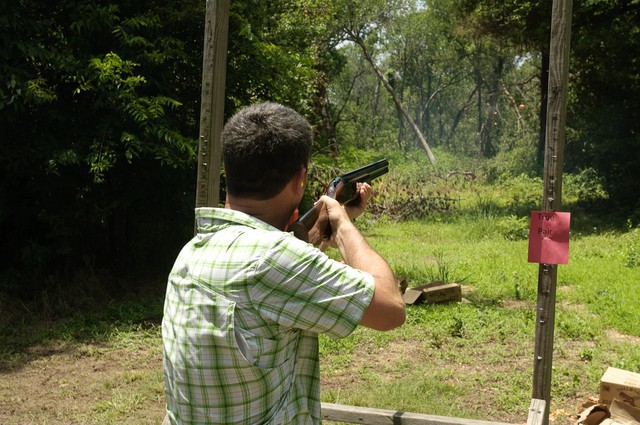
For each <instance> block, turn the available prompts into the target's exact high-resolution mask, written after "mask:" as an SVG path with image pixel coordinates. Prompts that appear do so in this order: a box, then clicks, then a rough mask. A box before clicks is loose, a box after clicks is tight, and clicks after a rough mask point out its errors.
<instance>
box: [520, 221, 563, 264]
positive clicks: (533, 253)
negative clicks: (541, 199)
mask: <svg viewBox="0 0 640 425" xmlns="http://www.w3.org/2000/svg"><path fill="white" fill-rule="evenodd" d="M570 219H571V213H568V212H551V211H533V212H532V213H531V225H530V227H529V262H530V263H541V264H567V263H569V220H570Z"/></svg>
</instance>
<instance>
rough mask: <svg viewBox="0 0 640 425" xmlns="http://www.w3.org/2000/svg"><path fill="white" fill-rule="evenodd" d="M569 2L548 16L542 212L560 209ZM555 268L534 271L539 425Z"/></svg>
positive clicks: (547, 380)
mask: <svg viewBox="0 0 640 425" xmlns="http://www.w3.org/2000/svg"><path fill="white" fill-rule="evenodd" d="M571 12H572V0H554V1H553V11H552V15H551V45H550V54H549V90H548V98H547V128H546V133H545V157H544V189H543V190H544V193H543V200H542V208H543V210H544V211H559V210H560V208H561V206H562V167H563V162H564V140H565V122H566V109H567V108H566V100H567V75H568V68H569V45H570V41H571ZM557 267H558V266H557V264H540V265H539V269H538V305H537V311H536V340H535V358H534V370H533V399H539V400H544V401H545V402H546V403H544V405H545V412H544V415H543V424H545V425H546V424H548V422H549V407H550V406H551V368H552V361H553V337H554V327H555V304H556V282H557V272H558V270H557Z"/></svg>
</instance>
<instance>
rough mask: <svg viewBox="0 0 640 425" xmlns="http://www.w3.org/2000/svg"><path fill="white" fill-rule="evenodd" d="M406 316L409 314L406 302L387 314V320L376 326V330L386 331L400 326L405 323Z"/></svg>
mask: <svg viewBox="0 0 640 425" xmlns="http://www.w3.org/2000/svg"><path fill="white" fill-rule="evenodd" d="M406 318H407V315H406V311H405V307H404V303H402V304H400V305H398V306H394V308H393V309H392V310H391V311H389V312H388V313H387V314H386V315H385V319H386V320H384V321H383V322H381V323H379V326H378V327H377V328H376V330H378V331H383V332H386V331H391V330H393V329H396V328H399V327H400V326H402V325H404V322H405V320H406Z"/></svg>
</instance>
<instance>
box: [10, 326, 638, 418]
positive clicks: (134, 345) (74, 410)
mask: <svg viewBox="0 0 640 425" xmlns="http://www.w3.org/2000/svg"><path fill="white" fill-rule="evenodd" d="M611 337H612V338H616V339H625V340H627V339H633V341H631V342H636V343H640V338H637V337H628V336H623V335H619V334H615V335H611ZM116 340H118V339H117V338H116ZM157 342H158V339H157V337H152V338H146V339H145V338H143V339H140V340H137V339H135V340H127V339H124V340H118V342H116V344H115V346H114V343H113V341H112V340H110V342H109V346H106V345H104V344H102V343H99V342H98V343H86V342H85V343H77V342H76V343H60V342H56V343H49V344H47V345H41V346H37V347H32V348H29V349H28V350H27V351H26V352H24V353H21V354H19V355H16V358H11V359H9V360H8V361H5V362H4V364H2V363H0V424H1V425H26V424H38V425H40V424H43V425H44V424H65V425H66V424H69V425H72V424H73V425H75V424H78V425H81V424H82V425H85V424H87V425H88V424H133V425H137V424H150V425H151V424H158V425H159V424H160V423H161V422H162V419H163V417H164V393H163V383H162V356H161V347H159V344H158V343H157ZM627 342H629V341H627ZM105 344H106V343H105ZM363 354H364V353H363ZM421 355H425V353H420V352H418V351H416V347H415V346H414V345H412V344H411V343H410V342H406V343H400V345H398V344H395V345H393V346H392V347H391V348H390V349H389V350H388V352H387V354H386V355H385V356H382V357H381V356H377V359H376V361H377V364H380V363H381V362H382V363H385V362H393V361H395V360H394V357H395V356H403V357H407V356H409V357H411V358H417V357H418V356H421ZM366 358H367V356H366V355H363V356H360V359H361V361H366ZM345 379H349V377H348V376H333V377H324V378H323V382H322V385H323V388H327V389H330V388H332V387H333V386H338V387H342V386H344V385H346V386H348V383H345V382H344V380H345ZM351 379H352V380H353V377H351ZM587 395H588V394H581V397H582V398H584V397H585V396H587ZM574 404H575V405H576V406H573V407H572V408H571V409H570V410H572V411H571V412H569V411H560V414H561V416H564V420H561V419H560V418H557V419H556V415H557V414H558V411H557V409H556V412H552V416H551V420H552V422H553V423H555V425H560V424H563V425H564V424H566V423H572V422H570V421H567V420H568V418H569V417H571V416H572V415H573V414H574V413H577V412H576V411H574V408H575V407H577V406H579V400H574ZM564 410H567V409H564ZM502 420H503V421H505V422H508V421H512V422H514V423H517V422H518V418H516V417H513V418H503V419H502Z"/></svg>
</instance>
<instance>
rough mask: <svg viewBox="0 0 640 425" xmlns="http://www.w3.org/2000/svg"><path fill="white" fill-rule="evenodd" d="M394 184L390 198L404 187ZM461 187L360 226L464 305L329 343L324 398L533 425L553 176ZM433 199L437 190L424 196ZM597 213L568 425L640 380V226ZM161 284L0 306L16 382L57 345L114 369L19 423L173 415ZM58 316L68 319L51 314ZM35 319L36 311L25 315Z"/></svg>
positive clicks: (560, 420) (559, 340) (584, 270)
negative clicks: (83, 396) (440, 203)
mask: <svg viewBox="0 0 640 425" xmlns="http://www.w3.org/2000/svg"><path fill="white" fill-rule="evenodd" d="M403 178H409V179H410V178H411V177H410V176H409V175H408V174H407V176H404V177H403ZM437 181H439V180H437ZM381 183H382V184H381V185H379V186H378V187H379V188H381V189H382V192H383V193H384V191H385V190H387V191H388V190H391V189H393V188H396V186H397V187H400V186H401V185H395V183H394V182H393V181H386V182H385V181H382V182H381ZM450 183H451V182H450ZM569 183H571V180H569ZM385 187H386V189H385ZM451 187H453V188H454V189H455V190H452V191H451V192H450V193H452V194H453V193H454V194H455V197H457V198H459V199H460V202H459V203H457V204H456V207H455V208H454V209H453V210H449V211H446V212H433V211H429V210H427V209H425V210H424V211H418V212H419V213H420V214H417V215H418V216H420V217H421V218H420V219H419V220H418V219H414V220H410V221H395V220H394V219H393V218H392V217H390V216H388V215H383V216H382V217H374V216H373V215H371V214H368V213H366V214H365V215H364V216H363V217H361V218H358V220H357V224H358V225H359V226H360V227H361V228H362V229H363V231H364V233H365V234H366V236H367V238H368V240H369V241H370V243H371V244H372V246H374V248H376V250H378V251H379V252H380V253H381V254H382V255H383V256H384V257H385V258H387V260H388V261H389V263H390V265H391V266H392V268H393V270H394V272H395V273H396V274H397V275H398V276H400V277H402V278H404V279H406V281H407V283H408V285H409V287H411V286H417V285H420V284H424V283H428V282H430V281H432V280H436V279H437V280H443V281H445V282H446V283H460V284H461V285H462V286H463V296H464V300H463V302H459V303H448V304H441V305H412V306H408V307H407V321H406V324H405V325H404V326H403V327H401V328H399V329H396V330H394V331H391V332H387V333H380V332H374V331H372V330H369V329H366V328H359V329H357V330H356V331H355V332H354V333H353V334H352V335H351V336H349V337H348V338H345V339H341V340H331V339H329V338H326V337H324V336H321V338H320V354H321V377H322V399H323V401H326V402H332V403H341V404H348V405H357V406H367V407H376V408H383V409H391V410H404V411H410V412H421V413H428V414H434V415H444V416H454V417H465V418H476V419H485V420H496V421H504V422H513V423H522V422H524V421H526V416H527V411H528V406H529V402H530V399H531V394H532V384H533V383H532V379H533V363H534V359H533V352H534V335H535V327H536V324H535V320H536V317H535V309H536V301H537V291H538V290H537V285H538V269H539V266H538V265H537V264H530V263H528V262H527V249H528V244H527V240H526V229H527V223H528V214H529V212H530V211H531V210H535V209H536V206H535V201H534V200H535V199H537V198H538V196H539V194H538V193H539V191H540V181H539V179H538V180H536V179H530V178H527V177H523V176H520V177H518V178H513V179H511V180H507V181H505V182H497V183H495V184H493V185H485V184H481V183H472V182H467V181H464V180H460V179H458V180H456V182H453V183H452V184H451ZM394 190H395V189H394ZM438 190H439V189H438ZM566 191H567V192H566V193H567V196H566V197H565V200H566V201H567V202H568V203H567V205H568V207H567V208H566V209H565V211H572V209H573V205H574V204H573V202H575V200H576V197H577V195H573V194H574V193H576V194H577V193H578V192H577V191H575V190H573V191H572V188H571V185H570V184H568V185H567V188H566ZM432 194H433V191H431V190H427V189H424V190H422V191H421V192H420V193H416V194H414V195H415V196H418V197H419V196H431V195H432ZM403 196H406V194H398V195H397V197H398V198H402V197H403ZM416 205H421V204H419V203H417V204H416ZM398 211H401V210H398ZM582 211H583V210H582V209H581V208H578V207H576V208H575V210H574V212H572V234H571V241H570V255H569V264H568V265H560V266H558V280H557V288H556V296H557V302H556V316H555V340H554V357H553V374H552V404H551V413H552V415H553V416H554V419H555V422H554V423H555V424H556V425H564V424H570V423H573V420H574V415H575V414H577V413H578V412H579V411H580V410H581V405H582V404H583V403H584V402H586V401H587V400H588V397H589V396H597V394H598V384H599V379H600V377H601V376H602V374H603V373H604V371H605V370H606V368H607V367H608V366H614V367H618V368H622V369H627V370H631V371H634V372H640V288H639V286H638V285H639V284H640V258H639V257H638V255H639V254H638V253H639V252H640V230H639V228H638V227H636V226H637V224H636V225H634V224H633V223H629V222H627V223H624V221H623V222H613V223H608V222H607V221H606V220H603V219H600V218H599V219H597V220H596V219H594V218H593V216H589V215H586V214H584V213H583V212H582ZM331 255H335V252H332V253H331ZM160 285H161V286H164V283H160ZM156 289H158V290H157V291H151V292H149V294H150V295H148V296H144V297H137V298H133V299H129V300H128V301H127V302H122V301H116V300H109V299H105V300H104V301H108V302H102V303H95V302H94V303H93V304H88V305H84V304H83V303H82V302H79V301H78V300H74V299H73V298H70V299H64V298H63V297H64V295H65V293H64V292H62V291H61V292H59V293H53V292H52V293H50V294H49V296H48V297H47V298H46V299H43V302H42V303H41V305H44V306H45V307H47V308H45V309H44V310H43V311H38V312H37V313H36V314H33V313H34V311H31V310H29V309H30V308H31V307H29V306H20V305H19V304H16V303H11V300H7V299H6V298H2V296H0V307H2V308H3V309H4V310H3V311H5V312H7V311H11V312H12V317H13V320H12V321H11V324H10V325H4V326H2V329H1V330H2V331H1V332H0V368H1V369H2V370H3V371H4V372H6V374H11V373H12V372H19V371H20V370H21V369H23V368H28V367H29V366H30V365H32V364H38V362H41V361H43V359H46V358H47V355H46V353H47V352H48V351H47V350H46V349H45V350H41V349H38V350H41V351H42V352H43V353H45V354H38V355H34V347H42V346H44V347H49V346H53V347H56V344H57V345H60V346H63V347H64V350H65V351H69V352H72V353H73V355H72V357H71V360H67V362H70V361H73V362H77V364H78V365H80V364H85V363H86V364H89V365H91V364H94V363H97V364H102V363H104V362H106V361H107V360H108V361H109V364H110V365H111V366H110V367H112V368H113V371H112V373H110V374H107V375H106V376H105V375H101V377H100V380H99V381H98V382H97V383H96V384H97V386H96V387H95V388H98V389H99V390H96V392H97V393H99V394H98V395H96V397H95V399H94V400H92V401H91V402H87V403H86V406H85V409H84V410H81V411H77V412H74V413H68V414H67V413H61V412H64V411H65V410H64V407H65V406H64V403H61V407H60V409H57V410H56V408H53V409H49V410H44V411H38V410H35V409H34V410H33V411H29V412H24V413H23V414H22V415H23V416H21V417H19V418H17V419H16V420H15V421H14V422H8V423H31V422H33V423H54V422H56V421H60V420H62V421H64V420H66V421H68V422H76V423H99V424H101V423H105V424H107V423H153V422H154V420H155V418H161V417H162V410H161V409H162V404H163V389H162V370H161V341H160V331H159V328H158V324H159V318H160V317H161V314H162V294H163V291H162V288H156ZM95 293H98V294H101V293H104V292H101V291H99V290H97V291H95ZM98 298H100V297H98ZM100 300H102V298H100ZM55 306H62V307H63V310H64V311H63V313H65V314H62V315H61V317H57V318H56V315H55V314H50V312H52V311H54V310H55V309H56V307H55ZM23 307H24V308H23ZM7 308H8V309H7ZM22 309H26V310H28V311H29V314H26V315H24V317H23V318H22V319H21V320H15V317H17V314H16V312H19V311H20V310H22ZM2 323H5V322H4V321H0V324H2ZM36 351H37V350H36ZM51 351H53V352H54V353H55V350H51ZM37 352H38V353H39V352H40V351H37ZM55 358H56V356H55V355H53V356H51V360H47V362H49V361H54V360H55ZM141 365H146V367H144V368H141ZM88 367H89V368H90V367H91V366H88ZM7 376H9V375H7ZM65 379H66V380H65ZM74 382H75V381H73V379H72V378H71V377H69V378H68V379H67V378H59V379H58V381H56V384H57V385H58V386H59V387H60V388H61V394H62V396H71V395H72V394H74V392H77V391H82V390H83V384H82V383H81V384H74ZM74 385H75V386H74ZM0 389H1V387H0ZM0 395H2V394H0ZM65 415H70V416H65ZM2 418H3V417H2V415H1V414H0V419H2ZM156 422H158V421H156Z"/></svg>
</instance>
